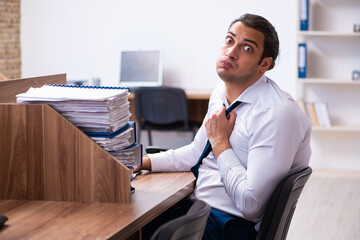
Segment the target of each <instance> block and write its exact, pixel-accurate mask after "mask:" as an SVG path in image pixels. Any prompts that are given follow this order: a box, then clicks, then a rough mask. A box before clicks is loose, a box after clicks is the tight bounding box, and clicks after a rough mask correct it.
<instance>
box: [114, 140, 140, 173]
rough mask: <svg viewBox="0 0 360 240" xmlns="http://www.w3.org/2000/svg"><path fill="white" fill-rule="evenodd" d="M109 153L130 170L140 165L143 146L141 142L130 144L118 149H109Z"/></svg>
mask: <svg viewBox="0 0 360 240" xmlns="http://www.w3.org/2000/svg"><path fill="white" fill-rule="evenodd" d="M109 153H110V155H111V156H113V157H114V158H115V159H116V160H118V161H119V162H121V163H122V164H124V165H125V166H126V167H128V168H129V169H130V170H134V169H135V168H137V167H138V166H141V165H142V156H143V148H142V144H136V143H134V144H132V145H130V146H129V147H126V148H124V149H122V150H119V151H109Z"/></svg>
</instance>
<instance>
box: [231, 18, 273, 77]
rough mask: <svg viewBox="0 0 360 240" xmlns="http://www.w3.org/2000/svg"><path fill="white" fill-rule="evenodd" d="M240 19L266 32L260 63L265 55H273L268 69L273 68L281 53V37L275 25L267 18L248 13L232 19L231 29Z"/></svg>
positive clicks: (247, 25)
mask: <svg viewBox="0 0 360 240" xmlns="http://www.w3.org/2000/svg"><path fill="white" fill-rule="evenodd" d="M239 21H240V22H242V23H243V24H244V25H245V26H246V27H249V28H254V29H256V30H258V31H260V32H262V33H263V34H264V52H263V54H262V56H261V58H260V61H259V63H258V64H260V63H261V62H262V60H263V59H264V58H265V57H272V59H273V61H272V63H271V65H270V67H269V69H268V70H271V69H273V68H274V66H275V60H276V58H277V56H278V54H279V38H278V35H277V32H276V30H275V27H274V26H273V25H272V24H271V23H270V22H269V21H268V20H266V19H265V18H263V17H261V16H258V15H254V14H249V13H247V14H244V15H242V16H241V17H239V18H237V19H235V20H234V21H232V22H231V24H230V27H229V29H230V28H231V26H232V25H233V24H234V23H236V22H239Z"/></svg>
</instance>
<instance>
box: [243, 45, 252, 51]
mask: <svg viewBox="0 0 360 240" xmlns="http://www.w3.org/2000/svg"><path fill="white" fill-rule="evenodd" d="M244 50H245V52H252V50H253V49H252V47H250V46H244Z"/></svg>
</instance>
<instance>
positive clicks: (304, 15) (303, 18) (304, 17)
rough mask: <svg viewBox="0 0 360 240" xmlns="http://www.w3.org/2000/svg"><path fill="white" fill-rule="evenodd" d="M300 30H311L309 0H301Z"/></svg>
mask: <svg viewBox="0 0 360 240" xmlns="http://www.w3.org/2000/svg"><path fill="white" fill-rule="evenodd" d="M299 3H300V6H299V9H300V12H299V17H300V30H301V31H307V30H309V0H300V2H299Z"/></svg>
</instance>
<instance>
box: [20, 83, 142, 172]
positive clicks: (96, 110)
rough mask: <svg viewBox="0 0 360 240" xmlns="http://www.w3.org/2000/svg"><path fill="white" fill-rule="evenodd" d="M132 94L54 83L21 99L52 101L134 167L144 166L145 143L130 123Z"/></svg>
mask: <svg viewBox="0 0 360 240" xmlns="http://www.w3.org/2000/svg"><path fill="white" fill-rule="evenodd" d="M128 94H129V91H128V88H119V87H99V86H74V85H55V84H50V85H44V86H42V87H40V88H30V89H29V90H28V91H27V92H26V93H22V94H18V95H17V102H18V103H22V104H31V103H41V104H49V105H50V106H51V107H53V108H54V109H55V110H57V111H58V112H59V113H60V114H61V115H63V116H64V117H65V118H67V120H69V121H70V122H71V123H73V124H74V125H75V126H77V127H78V128H80V129H81V130H82V131H84V132H85V133H86V134H87V135H88V136H89V137H91V138H92V139H93V140H94V141H95V142H96V143H97V144H99V145H100V146H101V147H102V148H103V149H104V150H106V151H108V152H109V153H110V154H111V155H112V156H114V157H115V158H116V159H117V160H118V161H120V162H121V163H123V164H124V165H125V166H127V167H129V168H131V169H133V168H136V167H137V166H139V165H141V160H142V145H139V146H135V145H134V144H135V142H136V137H135V136H136V128H135V122H129V119H130V116H131V113H130V110H129V105H130V103H129V101H128ZM130 146H132V147H131V148H130Z"/></svg>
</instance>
